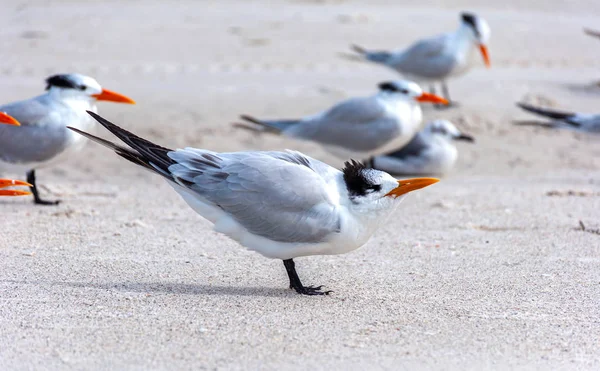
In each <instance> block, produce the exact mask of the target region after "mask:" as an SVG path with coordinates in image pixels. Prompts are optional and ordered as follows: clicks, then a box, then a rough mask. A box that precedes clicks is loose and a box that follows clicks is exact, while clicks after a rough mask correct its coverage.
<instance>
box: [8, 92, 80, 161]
mask: <svg viewBox="0 0 600 371" xmlns="http://www.w3.org/2000/svg"><path fill="white" fill-rule="evenodd" d="M0 111H3V112H6V113H8V114H9V115H11V116H12V117H14V118H16V119H17V120H18V121H19V122H20V123H21V126H18V127H17V126H9V125H0V159H2V161H5V162H9V163H13V164H18V163H31V162H41V161H47V160H49V159H51V158H53V157H54V156H56V155H58V154H60V153H62V152H63V151H64V150H65V148H67V147H68V145H69V142H68V141H67V140H65V139H66V138H68V137H69V136H68V135H66V133H67V128H66V127H64V128H60V127H56V128H53V130H48V127H47V124H48V123H49V122H50V121H52V120H54V119H55V118H56V117H53V116H52V114H51V113H50V110H49V109H48V106H47V105H46V101H45V100H43V99H39V97H38V98H33V99H29V100H26V101H21V102H16V103H12V104H7V105H4V106H0Z"/></svg>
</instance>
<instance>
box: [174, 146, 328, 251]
mask: <svg viewBox="0 0 600 371" xmlns="http://www.w3.org/2000/svg"><path fill="white" fill-rule="evenodd" d="M168 156H169V157H170V158H171V159H172V160H174V161H175V162H176V164H174V165H171V166H169V172H170V173H171V174H172V176H173V177H174V179H175V181H177V182H179V184H181V185H183V186H185V187H187V188H189V189H191V190H193V191H194V192H196V193H197V194H198V195H200V196H201V197H203V198H204V199H206V200H208V201H209V202H211V203H212V204H214V205H217V206H218V207H220V208H221V209H223V210H224V211H225V212H227V213H228V214H230V215H231V216H232V217H233V218H234V219H235V220H236V221H237V222H238V223H240V224H241V225H242V226H244V227H245V228H246V229H247V230H248V231H250V232H251V233H254V234H256V235H259V236H262V237H265V238H268V239H270V240H274V241H280V242H288V243H317V242H322V241H325V240H327V239H328V237H330V236H331V235H332V234H334V233H338V232H339V231H340V218H339V215H338V213H337V210H336V206H335V205H334V203H333V201H332V200H331V199H330V197H329V195H328V194H327V192H326V189H327V182H326V181H325V180H324V179H323V177H322V176H320V175H319V174H318V173H317V172H316V171H315V169H318V168H319V167H321V166H322V165H321V164H320V163H318V161H316V160H313V159H310V158H308V157H306V156H304V155H302V154H300V153H298V152H236V153H214V152H209V151H203V150H197V149H193V148H186V149H183V150H177V151H173V152H169V153H168ZM207 158H208V160H207Z"/></svg>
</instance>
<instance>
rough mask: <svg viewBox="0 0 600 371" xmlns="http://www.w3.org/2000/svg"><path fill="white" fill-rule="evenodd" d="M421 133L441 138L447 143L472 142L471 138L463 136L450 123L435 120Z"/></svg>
mask: <svg viewBox="0 0 600 371" xmlns="http://www.w3.org/2000/svg"><path fill="white" fill-rule="evenodd" d="M423 132H424V133H426V134H427V135H430V136H432V137H435V138H441V139H443V140H447V141H453V140H463V141H466V142H474V141H475V139H473V137H472V136H470V135H467V134H463V133H462V132H461V131H460V130H458V129H457V128H456V126H454V125H453V124H452V123H451V122H450V121H447V120H435V121H432V122H430V123H428V124H427V126H425V129H423Z"/></svg>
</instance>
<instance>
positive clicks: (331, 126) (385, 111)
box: [238, 81, 448, 160]
mask: <svg viewBox="0 0 600 371" xmlns="http://www.w3.org/2000/svg"><path fill="white" fill-rule="evenodd" d="M420 102H431V103H444V104H446V103H448V102H447V101H446V100H445V99H444V98H441V97H438V96H436V95H433V94H429V93H424V92H423V91H422V90H421V88H420V87H419V85H417V84H415V83H414V82H409V81H393V82H383V83H381V84H379V92H378V93H377V94H375V95H372V96H369V97H360V98H351V99H348V100H345V101H343V102H340V103H338V104H336V105H335V106H333V107H332V108H330V109H328V110H326V111H324V112H322V113H319V114H316V115H314V116H308V117H305V118H303V119H298V120H259V119H256V118H254V117H251V116H248V115H242V116H241V118H242V119H243V120H246V121H249V122H251V123H253V124H256V125H258V126H259V127H260V130H262V131H266V132H272V133H277V134H281V135H284V136H288V137H292V138H297V139H304V140H310V141H313V142H317V143H319V144H321V145H323V146H324V147H325V148H326V149H327V150H328V151H329V152H331V153H333V154H334V155H336V156H338V157H340V158H342V159H344V160H347V159H349V158H360V159H362V160H365V159H368V158H371V157H373V156H377V155H380V154H384V153H387V152H389V151H392V150H394V149H396V148H399V147H402V146H404V145H405V144H406V143H408V142H409V141H410V140H411V138H412V137H413V136H414V135H415V133H416V132H417V130H419V126H420V125H421V121H422V120H423V113H422V111H421V106H420V105H419V103H420ZM238 125H239V124H238ZM241 125H244V124H241ZM260 130H259V131H260Z"/></svg>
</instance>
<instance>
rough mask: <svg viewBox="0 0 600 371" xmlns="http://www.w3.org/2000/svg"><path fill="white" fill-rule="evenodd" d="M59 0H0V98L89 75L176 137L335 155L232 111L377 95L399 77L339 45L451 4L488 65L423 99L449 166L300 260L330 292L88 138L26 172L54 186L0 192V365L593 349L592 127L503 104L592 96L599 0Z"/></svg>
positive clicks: (118, 118)
mask: <svg viewBox="0 0 600 371" xmlns="http://www.w3.org/2000/svg"><path fill="white" fill-rule="evenodd" d="M55 3H56V4H53V5H44V2H43V1H38V0H36V1H28V2H18V3H17V2H14V3H12V2H8V3H7V2H5V3H4V4H3V6H2V13H1V14H0V22H1V24H2V25H3V27H2V31H0V32H2V38H1V39H0V48H1V50H3V53H2V59H1V60H0V79H1V80H2V84H3V85H2V86H3V88H2V89H0V101H1V102H9V101H14V100H17V99H21V98H26V97H29V96H32V95H34V94H38V93H39V92H40V91H41V90H42V89H43V87H44V86H43V79H44V78H45V77H46V76H47V75H49V74H51V73H55V72H76V71H77V72H81V73H86V74H89V75H92V76H95V77H97V78H98V80H99V81H100V83H101V84H103V85H104V86H106V87H107V88H109V89H113V90H116V91H118V92H121V93H124V94H127V95H129V96H131V97H133V98H134V99H136V100H137V101H138V102H139V104H138V105H137V106H124V105H111V104H103V105H102V107H100V113H101V114H102V115H104V116H106V117H107V118H109V119H111V120H113V121H115V122H116V123H118V124H122V125H123V126H125V127H127V128H130V129H132V130H133V131H135V132H137V133H139V134H140V135H142V136H147V137H148V138H149V139H152V140H155V141H157V142H158V143H161V144H163V145H165V146H171V147H180V146H184V145H191V146H197V147H205V148H210V149H214V150H242V149H277V148H279V149H282V148H294V149H299V150H302V151H304V152H306V153H308V154H311V155H313V156H315V157H317V158H319V159H322V160H325V161H327V162H329V163H331V164H332V165H336V166H339V165H340V164H341V162H340V161H339V160H336V159H334V158H331V157H330V156H329V155H327V154H326V153H325V152H324V151H322V150H321V149H319V148H318V147H317V146H315V145H311V144H307V143H302V142H296V141H292V140H286V139H282V138H277V137H273V136H262V137H256V136H253V135H250V134H249V133H246V132H243V131H236V130H234V129H233V128H232V127H231V126H230V124H229V123H230V122H232V121H234V120H235V119H236V117H237V115H238V114H240V113H251V114H255V115H259V116H265V117H290V116H291V117H293V116H299V115H304V114H309V113H314V112H316V111H318V110H320V109H322V108H324V107H327V106H328V105H329V104H331V103H333V102H336V101H338V100H340V99H342V98H344V97H348V96H353V95H362V94H370V93H371V92H372V91H373V90H374V88H375V84H376V83H377V82H378V81H380V80H384V79H391V78H395V75H394V74H393V73H392V72H391V71H387V70H385V69H383V68H380V67H376V66H371V65H367V64H360V63H352V62H349V61H345V60H343V59H340V58H339V57H338V56H337V55H336V54H337V53H338V52H345V51H347V45H348V44H350V43H358V44H363V45H365V46H369V47H381V48H383V47H391V46H396V45H397V46H401V45H403V44H406V43H408V42H409V41H411V40H413V39H415V38H417V37H419V36H423V35H427V34H434V33H437V32H441V31H444V30H450V29H453V28H454V27H455V25H456V23H457V13H458V12H459V11H460V10H463V9H472V10H475V11H477V12H478V13H480V14H481V15H482V16H484V17H485V18H486V19H487V20H488V21H489V23H490V25H491V27H492V30H493V35H492V37H493V38H492V43H491V48H490V51H491V57H492V63H493V68H492V69H491V70H485V69H484V68H478V69H477V70H474V71H472V72H471V73H470V74H469V75H467V76H466V77H464V78H462V79H460V80H458V81H455V82H452V83H451V84H450V88H451V93H452V94H453V97H454V98H455V99H457V100H459V101H460V102H461V103H462V106H461V107H460V108H457V109H452V110H448V111H442V112H440V111H435V110H431V109H429V110H427V111H426V117H427V118H428V119H431V118H438V117H439V118H449V119H451V120H453V121H454V122H455V123H456V124H457V125H458V126H459V127H460V128H462V129H463V130H464V131H466V132H468V133H470V134H473V135H475V136H476V138H477V143H476V145H468V144H465V145H461V147H460V151H461V153H460V159H459V164H458V166H457V169H456V170H455V172H454V173H453V174H451V175H449V176H448V177H446V178H445V179H444V180H443V182H441V183H439V184H438V185H436V186H434V187H430V188H428V189H426V190H424V191H422V192H418V193H416V194H414V195H413V196H411V197H409V199H408V200H407V201H406V202H405V204H403V207H402V208H401V209H400V212H398V213H397V214H396V215H395V218H393V220H391V221H390V223H389V224H388V225H385V226H383V227H382V228H381V230H380V231H378V233H377V234H376V235H375V236H374V238H373V239H372V240H371V242H370V243H369V244H368V245H367V246H365V247H364V248H362V249H360V250H358V251H356V252H354V253H351V254H348V255H342V256H333V257H310V258H304V259H298V261H297V266H298V271H299V274H300V277H301V278H302V279H303V281H304V283H306V284H324V285H326V287H327V288H328V289H332V290H334V293H333V294H332V295H331V296H329V297H303V296H299V295H296V294H295V293H294V292H292V291H290V290H288V289H286V285H287V277H286V274H285V270H284V268H283V265H282V264H281V262H280V261H275V260H267V259H265V258H263V257H261V256H259V255H257V254H255V253H251V252H248V251H245V250H244V249H243V248H240V247H239V245H237V244H236V243H235V242H233V241H231V240H229V239H228V238H227V237H225V236H222V235H219V234H217V233H215V232H213V231H212V229H211V225H210V224H209V223H208V222H206V221H204V220H203V219H202V218H201V217H199V216H197V215H196V214H195V213H194V212H193V211H192V210H191V209H189V208H188V207H187V206H185V204H184V203H183V201H181V200H180V199H179V198H178V196H177V195H176V194H174V192H172V190H171V189H170V187H169V186H168V185H166V184H165V183H164V182H163V181H161V180H160V179H159V178H158V177H155V176H152V175H151V174H149V173H146V172H144V171H143V170H141V169H139V168H136V167H134V166H133V165H131V164H129V163H127V162H126V161H124V160H121V159H119V158H118V157H117V156H114V155H111V154H110V153H109V152H108V151H107V150H105V149H104V148H101V147H100V146H97V145H89V146H88V147H87V148H86V149H85V151H84V152H82V154H81V155H80V156H78V158H73V159H72V160H70V161H69V162H68V163H65V164H63V165H62V166H60V167H57V168H53V169H48V170H42V171H39V173H38V178H39V180H40V181H41V183H42V184H43V185H44V188H43V190H44V191H45V194H48V193H52V194H51V195H49V196H48V197H49V198H53V197H54V198H61V199H63V200H64V202H63V203H62V204H61V205H60V206H58V207H36V206H34V205H33V204H32V203H31V202H30V200H29V199H11V200H7V199H2V200H1V201H0V204H1V207H2V209H3V212H4V218H3V221H2V236H0V369H11V370H16V369H23V370H25V369H38V370H39V369H58V370H65V369H119V370H121V369H140V370H145V369H150V368H151V369H201V368H204V369H215V368H219V369H243V368H244V369H256V368H263V369H275V368H278V369H279V368H285V369H307V368H314V369H364V368H366V367H369V368H380V369H407V370H412V369H417V368H419V369H445V370H448V369H456V370H468V369H472V370H481V369H507V368H519V369H534V368H537V369H554V370H558V369H598V368H599V367H600V350H599V349H600V340H599V339H600V323H599V320H598V318H600V235H597V234H594V233H591V232H589V231H588V232H585V231H581V230H578V228H579V221H580V220H581V221H583V223H584V224H585V225H586V227H587V228H588V230H589V229H594V228H596V229H597V228H600V146H599V140H600V139H599V138H589V137H585V136H583V135H579V134H574V133H571V132H564V131H561V132H551V131H547V130H541V129H532V128H523V127H515V126H513V124H512V121H513V120H515V119H528V118H531V116H529V115H527V114H525V113H522V112H520V111H519V110H518V109H517V108H516V107H515V106H514V102H515V101H518V100H521V99H530V100H532V101H536V100H537V101H539V100H549V101H550V102H554V104H556V105H557V106H560V107H564V108H573V109H577V110H581V111H589V112H598V111H600V108H599V105H598V99H599V98H600V87H598V86H596V85H595V80H597V79H600V68H599V67H600V41H598V40H596V39H593V38H591V37H588V36H585V35H584V34H583V33H582V27H584V26H588V27H592V28H594V27H595V28H600V16H598V14H600V2H598V1H595V0H594V1H592V0H588V1H570V2H568V4H565V2H563V1H559V0H548V1H543V2H542V1H536V2H531V4H526V5H521V4H520V3H521V2H520V1H517V0H509V1H503V2H501V3H498V2H492V1H488V2H486V3H488V4H489V5H486V6H481V5H479V6H473V4H475V3H477V2H475V1H467V0H461V1H454V2H452V4H451V5H444V4H446V3H448V2H447V1H441V0H439V1H434V2H430V4H429V5H422V6H419V7H415V5H411V4H414V2H412V1H393V2H389V3H390V4H386V2H383V1H378V2H374V3H373V2H371V4H370V5H366V4H363V2H359V1H352V2H350V1H287V2H283V1H280V2H277V4H271V3H270V2H269V1H265V0H261V1H252V2H242V1H239V2H237V1H202V2H193V1H172V2H159V1H154V2H141V1H130V2H122V1H108V2H107V1H103V2H96V3H92V2H91V1H86V2H83V1H60V2H55ZM479 3H480V2H479ZM9 53H10V54H9ZM101 133H102V135H105V134H106V132H101ZM17 176H22V175H21V174H17ZM554 191H556V192H554ZM570 191H573V192H571V193H569V192H570ZM549 192H550V193H549Z"/></svg>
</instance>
